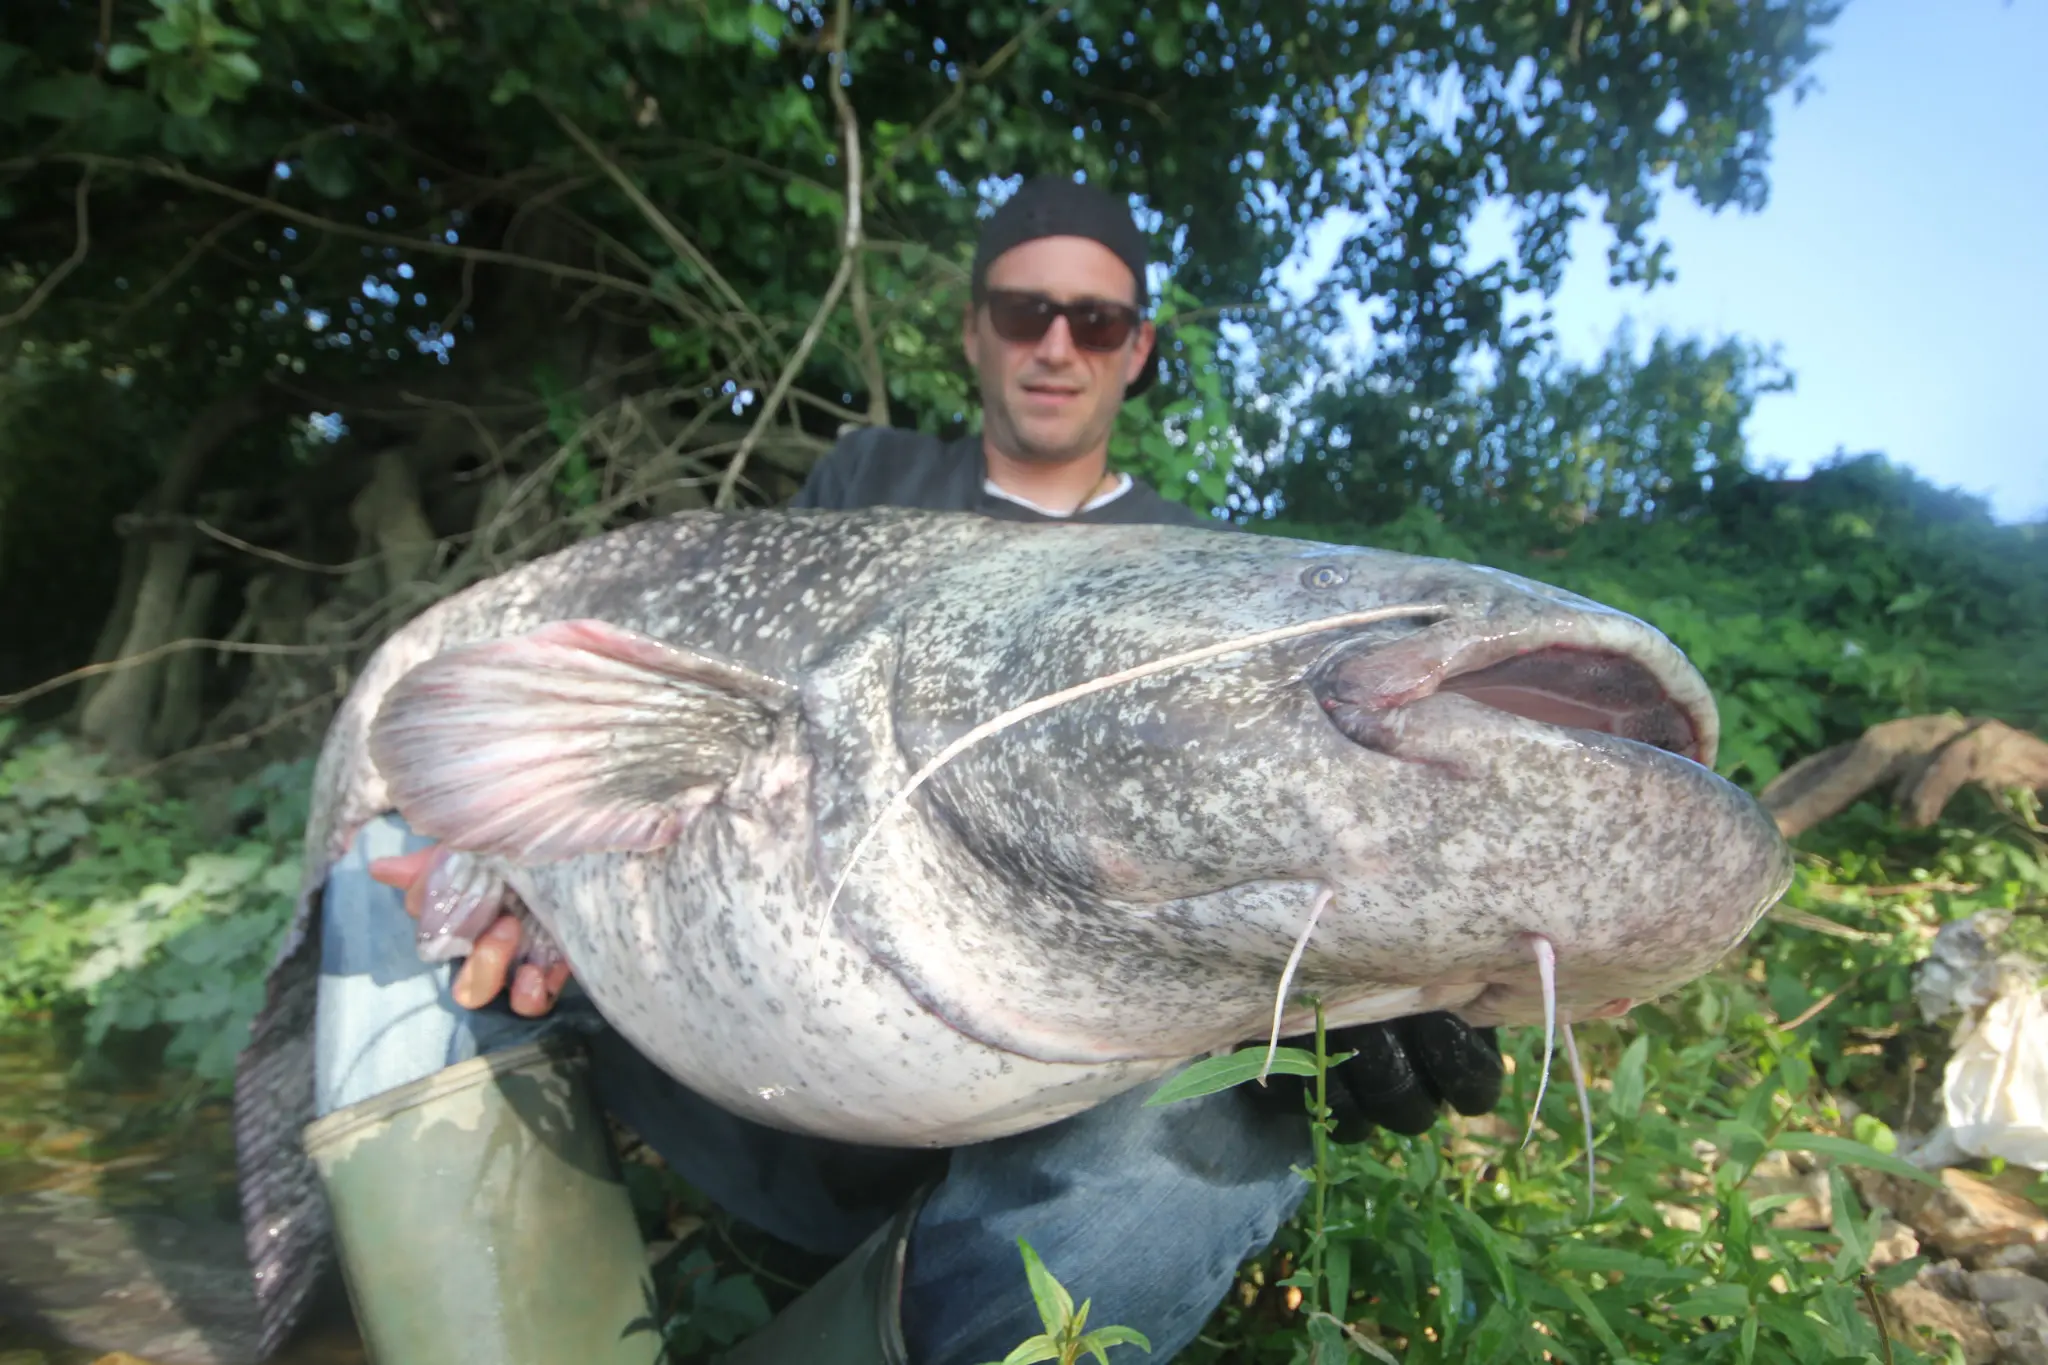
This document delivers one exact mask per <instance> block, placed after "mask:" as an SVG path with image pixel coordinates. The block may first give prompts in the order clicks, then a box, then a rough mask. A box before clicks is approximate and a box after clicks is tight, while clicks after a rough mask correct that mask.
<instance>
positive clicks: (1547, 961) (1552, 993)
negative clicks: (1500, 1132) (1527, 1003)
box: [1522, 934, 1557, 1147]
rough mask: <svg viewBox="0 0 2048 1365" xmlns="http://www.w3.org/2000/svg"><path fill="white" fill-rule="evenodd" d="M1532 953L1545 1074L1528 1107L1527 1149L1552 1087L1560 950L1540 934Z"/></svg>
mask: <svg viewBox="0 0 2048 1365" xmlns="http://www.w3.org/2000/svg"><path fill="white" fill-rule="evenodd" d="M1529 950H1530V951H1531V952H1533V953H1535V954H1536V976H1537V979H1538V980H1539V981H1541V982H1542V983H1543V1073H1542V1075H1540V1076H1539V1077H1537V1080H1536V1102H1535V1103H1534V1104H1532V1105H1530V1106H1529V1131H1528V1132H1526V1133H1524V1134H1522V1145H1523V1146H1524V1147H1527V1146H1528V1145H1529V1143H1530V1141H1531V1139H1533V1138H1534V1137H1535V1136H1536V1121H1537V1119H1538V1118H1539V1117H1541V1115H1542V1113H1543V1094H1544V1091H1546V1090H1547V1089H1549V1087H1550V1057H1551V1051H1552V1049H1553V1048H1554V1047H1555V1046H1556V1043H1557V950H1556V949H1554V948H1552V947H1551V946H1550V940H1549V939H1547V938H1545V937H1543V935H1541V934H1530V935H1529Z"/></svg>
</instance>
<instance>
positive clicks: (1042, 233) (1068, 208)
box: [973, 176, 1159, 397]
mask: <svg viewBox="0 0 2048 1365" xmlns="http://www.w3.org/2000/svg"><path fill="white" fill-rule="evenodd" d="M1040 237H1086V238H1088V239H1089V240H1090V241H1094V242H1100V243H1101V244H1102V245H1104V246H1106V247H1108V248H1109V249H1110V250H1111V251H1113V252H1115V253H1116V257H1117V259H1118V260H1120V261H1122V262H1123V263H1124V264H1125V265H1126V266H1129V267H1130V271H1131V274H1132V275H1133V276H1134V277H1136V279H1137V282H1138V309H1139V311H1140V312H1143V311H1144V309H1145V306H1146V303H1147V301H1148V299H1149V294H1148V291H1147V290H1146V288H1145V234H1144V233H1142V232H1140V231H1138V225H1137V223H1136V222H1135V221H1134V220H1133V219H1132V217H1131V211H1130V208H1129V207H1128V206H1127V205H1125V204H1124V203H1122V202H1121V201H1119V200H1117V199H1115V198H1113V197H1112V196H1110V195H1109V194H1108V193H1106V192H1105V191H1103V190H1099V189H1097V188H1095V186H1093V185H1083V184H1078V183H1076V182H1075V181H1072V180H1061V179H1058V178H1056V177H1053V176H1044V177H1041V178H1039V179H1036V180H1027V181H1025V182H1024V184H1023V185H1022V186H1021V187H1020V188H1019V189H1018V190H1017V192H1016V193H1015V194H1013V195H1011V196H1010V197H1009V198H1008V199H1007V200H1005V201H1004V202H1003V206H1002V207H1001V208H999V209H997V210H996V211H995V213H994V214H993V215H991V216H990V218H989V220H988V222H987V223H986V224H984V225H983V226H982V229H981V238H980V240H979V241H977V242H976V243H975V245H974V275H973V287H974V301H975V302H976V303H977V304H978V303H980V302H981V298H982V290H983V288H984V286H985V285H986V283H987V281H988V268H989V265H990V264H991V263H992V262H993V261H994V260H995V259H996V257H998V256H1000V255H1002V254H1003V253H1004V252H1006V251H1008V250H1010V248H1012V247H1017V246H1022V245H1023V244H1024V243H1026V242H1031V241H1036V240H1037V239H1039V238H1040ZM1158 369H1159V365H1158V357H1157V356H1156V355H1153V356H1148V357H1146V363H1145V368H1144V369H1142V370H1140V371H1139V372H1138V377H1137V378H1136V379H1135V380H1133V381H1131V384H1130V387H1128V388H1127V389H1125V390H1124V393H1125V395H1126V396H1128V397H1136V396H1137V395H1138V394H1141V393H1143V392H1144V391H1145V390H1147V389H1149V388H1151V387H1152V381H1153V380H1154V379H1155V378H1157V372H1158Z"/></svg>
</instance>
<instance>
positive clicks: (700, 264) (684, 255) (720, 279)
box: [541, 99, 767, 335]
mask: <svg viewBox="0 0 2048 1365" xmlns="http://www.w3.org/2000/svg"><path fill="white" fill-rule="evenodd" d="M541 103H542V105H543V107H545V108H546V109H547V111H548V112H549V113H550V114H552V115H554V119H555V122H556V123H559V124H560V125H561V126H562V131H563V132H565V133H567V134H568V135H569V137H570V138H571V139H572V140H573V141H574V142H575V143H576V145H577V146H578V147H581V148H582V149H583V154H584V155H585V156H587V157H589V158H590V159H591V160H592V161H595V162H596V163H597V164H598V168H599V169H600V170H602V171H603V172H604V173H605V174H606V175H607V176H609V177H611V180H612V183H613V184H615V185H617V186H618V187H619V189H620V191H621V192H623V193H624V194H625V196H626V198H627V200H628V201H629V202H630V203H631V204H632V205H633V207H634V208H636V209H638V210H639V211H640V216H641V217H642V218H645V219H646V220H647V223H648V225H649V226H650V227H652V228H653V229H654V231H655V232H656V234H657V235H659V236H660V238H661V240H662V241H664V242H666V243H668V248H669V250H671V251H673V252H675V253H676V255H677V256H678V257H680V258H681V259H683V260H685V261H687V262H689V263H690V265H692V266H693V267H695V268H696V270H697V273H698V274H700V275H702V276H703V277H704V279H705V281H706V282H707V283H709V284H710V285H711V287H712V290H713V291H714V292H715V293H716V294H717V295H718V296H719V297H720V298H722V299H723V300H724V301H725V303H726V306H727V307H729V308H731V309H732V311H733V312H734V313H735V314H736V315H738V316H739V317H742V318H745V319H747V320H748V321H750V322H752V323H753V324H754V327H755V330H757V331H759V332H761V333H762V334H763V335H766V333H767V328H766V327H765V326H763V325H762V323H761V320H760V319H759V318H758V317H756V316H755V315H754V311H753V310H752V309H751V308H748V307H747V304H746V300H744V299H742V298H741V297H740V295H739V291H738V290H736V289H734V288H733V287H732V285H731V284H729V283H727V282H726V278H725V276H723V275H721V274H720V273H719V272H718V267H717V266H715V265H713V264H712V263H711V258H710V257H708V256H706V255H705V254H704V253H703V252H701V251H699V250H698V249H697V245H696V243H694V242H692V241H691V240H690V239H689V238H688V237H686V236H684V235H683V231H682V229H681V228H679V227H677V226H676V225H675V223H674V221H673V220H671V219H670V218H669V216H668V215H667V214H665V213H663V212H662V211H661V210H660V209H658V208H656V207H655V205H654V201H653V200H652V199H649V198H648V197H647V196H646V194H645V193H643V192H642V191H641V189H640V187H639V186H638V185H636V184H634V183H633V178H632V177H631V176H629V175H627V174H626V172H625V171H624V170H623V169H622V168H621V167H620V166H619V165H618V163H617V162H615V161H613V160H612V159H611V158H610V157H607V156H606V155H605V154H604V152H603V150H602V149H601V148H599V147H598V145H597V144H596V143H595V142H593V141H591V140H590V137H589V135H588V134H586V133H585V132H584V131H583V130H582V129H581V128H579V127H577V126H576V124H575V122H574V121H573V120H571V119H570V117H569V116H568V115H567V114H564V113H563V112H562V111H561V110H559V109H557V108H555V106H554V105H553V104H552V103H550V102H549V101H547V100H545V99H543V100H542V101H541Z"/></svg>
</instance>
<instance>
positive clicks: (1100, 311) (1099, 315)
mask: <svg viewBox="0 0 2048 1365" xmlns="http://www.w3.org/2000/svg"><path fill="white" fill-rule="evenodd" d="M1136 321H1137V320H1136V319H1135V318H1133V317H1132V316H1131V315H1130V314H1129V313H1127V312H1125V311H1124V310H1123V309H1121V308H1098V307H1094V306H1091V305H1089V304H1082V305H1080V306H1079V307H1076V308H1070V309H1068V310H1067V326H1068V328H1070V329H1071V330H1072V331H1073V334H1074V344H1075V345H1076V346H1079V347H1081V348H1083V349H1084V350H1089V351H1114V350H1115V349H1116V348H1117V347H1119V346H1121V345H1123V344H1124V342H1126V341H1128V340H1129V339H1130V336H1131V328H1132V327H1133V326H1135V325H1136Z"/></svg>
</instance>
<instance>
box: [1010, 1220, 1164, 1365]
mask: <svg viewBox="0 0 2048 1365" xmlns="http://www.w3.org/2000/svg"><path fill="white" fill-rule="evenodd" d="M1017 1249H1018V1251H1019V1252H1021V1253H1022V1254H1023V1257H1024V1276H1025V1278H1026V1279H1027V1280H1028V1281H1029V1282H1030V1284H1031V1301H1032V1302H1033V1303H1035V1304H1036V1305H1038V1316H1039V1318H1040V1319H1041V1320H1043V1321H1044V1323H1045V1331H1043V1332H1041V1333H1040V1334H1038V1335H1037V1336H1035V1337H1030V1338H1028V1339H1026V1340H1025V1341H1023V1342H1020V1343H1019V1344H1018V1346H1017V1348H1016V1349H1015V1350H1014V1351H1011V1352H1010V1353H1009V1354H1008V1355H1006V1356H1004V1357H1003V1358H1002V1359H1001V1360H1000V1361H993V1362H990V1365H1039V1362H1041V1361H1047V1360H1050V1361H1055V1362H1057V1365H1078V1362H1079V1361H1080V1359H1081V1357H1082V1356H1084V1355H1085V1356H1090V1357H1093V1358H1094V1359H1095V1360H1096V1361H1098V1362H1100V1365H1109V1352H1110V1349H1111V1348H1112V1347H1116V1346H1135V1347H1137V1348H1138V1349H1139V1350H1141V1351H1143V1352H1145V1354H1147V1355H1150V1354H1151V1353H1152V1343H1151V1342H1149V1341H1147V1340H1146V1339H1145V1335H1144V1333H1142V1332H1139V1331H1137V1330H1135V1329H1134V1328H1130V1327H1097V1328H1094V1329H1092V1330H1091V1329H1090V1328H1089V1326H1088V1309H1089V1306H1090V1305H1091V1304H1092V1303H1093V1300H1091V1299H1083V1300H1082V1301H1081V1306H1080V1307H1079V1308H1076V1307H1075V1306H1074V1296H1073V1295H1071V1294H1069V1293H1068V1292H1067V1290H1066V1286H1064V1285H1062V1284H1061V1283H1060V1282H1059V1281H1058V1280H1057V1279H1055V1278H1054V1277H1053V1274H1052V1272H1051V1271H1049V1270H1047V1269H1046V1268H1045V1263H1044V1262H1043V1261H1041V1260H1040V1259H1039V1258H1038V1253H1037V1252H1036V1251H1034V1250H1032V1248H1031V1243H1029V1242H1027V1241H1025V1240H1024V1239H1023V1238H1022V1237H1019V1238H1018V1239H1017Z"/></svg>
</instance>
